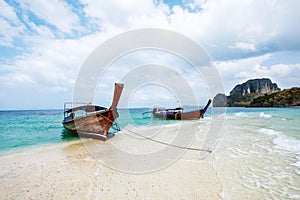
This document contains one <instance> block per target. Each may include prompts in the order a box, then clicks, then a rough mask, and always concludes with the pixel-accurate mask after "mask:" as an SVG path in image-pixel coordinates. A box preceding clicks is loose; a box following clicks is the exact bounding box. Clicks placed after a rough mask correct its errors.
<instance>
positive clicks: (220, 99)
mask: <svg viewBox="0 0 300 200" xmlns="http://www.w3.org/2000/svg"><path fill="white" fill-rule="evenodd" d="M279 91H280V88H278V86H277V84H276V83H272V81H271V80H270V79H268V78H262V79H252V80H248V81H247V82H245V83H242V84H239V85H236V86H235V87H234V88H233V90H232V91H231V92H230V95H229V96H225V94H218V95H216V96H215V97H214V100H213V106H214V107H221V106H229V107H231V106H237V107H238V106H250V102H252V100H253V99H254V98H256V97H258V96H261V95H265V94H267V95H269V94H272V93H274V92H279Z"/></svg>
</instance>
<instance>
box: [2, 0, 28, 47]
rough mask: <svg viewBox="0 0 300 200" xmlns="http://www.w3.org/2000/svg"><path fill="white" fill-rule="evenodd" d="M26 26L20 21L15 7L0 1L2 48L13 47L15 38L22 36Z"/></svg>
mask: <svg viewBox="0 0 300 200" xmlns="http://www.w3.org/2000/svg"><path fill="white" fill-rule="evenodd" d="M23 30H24V26H23V25H22V24H21V22H20V21H19V19H18V17H17V15H16V13H15V10H14V8H13V7H11V6H10V5H8V4H7V3H6V2H5V1H0V46H8V47H13V45H12V43H13V40H14V38H15V37H18V36H20V34H21V33H22V32H23Z"/></svg>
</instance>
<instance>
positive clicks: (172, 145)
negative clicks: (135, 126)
mask: <svg viewBox="0 0 300 200" xmlns="http://www.w3.org/2000/svg"><path fill="white" fill-rule="evenodd" d="M100 115H101V116H102V117H103V118H105V119H106V120H107V121H109V122H111V123H112V124H116V125H117V126H118V127H119V125H118V123H117V122H115V121H112V120H110V119H109V118H107V117H106V116H104V115H102V114H100ZM124 129H125V130H127V131H128V132H130V133H133V134H135V135H137V136H139V137H142V138H144V139H146V140H150V141H152V142H156V143H159V144H163V145H166V146H171V147H175V148H179V149H186V150H192V151H205V152H208V153H211V152H212V150H210V149H200V148H193V147H184V146H179V145H175V144H171V143H166V142H163V141H160V140H155V139H152V138H150V137H146V136H144V135H142V134H139V133H137V132H134V131H132V130H129V129H127V128H124Z"/></svg>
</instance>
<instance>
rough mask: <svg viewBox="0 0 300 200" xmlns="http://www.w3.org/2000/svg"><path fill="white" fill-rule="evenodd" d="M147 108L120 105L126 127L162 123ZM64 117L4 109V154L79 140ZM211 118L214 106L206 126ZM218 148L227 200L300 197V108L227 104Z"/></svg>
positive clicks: (0, 119) (0, 124)
mask: <svg viewBox="0 0 300 200" xmlns="http://www.w3.org/2000/svg"><path fill="white" fill-rule="evenodd" d="M216 110H217V109H216ZM146 111H148V109H146V108H145V109H129V110H126V109H120V110H119V114H120V117H119V118H118V120H117V121H118V123H119V125H120V127H121V129H122V128H124V127H126V126H127V125H130V124H132V125H134V126H148V125H159V124H161V123H162V120H159V119H153V118H151V117H150V116H149V115H148V114H145V115H143V114H142V113H143V112H146ZM62 118H63V113H62V110H34V111H23V110H22V111H0V137H1V140H0V154H6V153H9V152H13V151H22V150H23V149H25V148H32V147H35V146H41V145H45V144H51V143H61V142H65V141H70V140H78V139H79V138H78V137H76V136H75V135H73V134H72V133H70V132H68V131H66V130H64V128H63V126H62V124H61V120H62ZM211 119H212V118H211V112H210V110H208V113H207V114H206V117H205V118H204V119H201V120H202V122H203V123H201V129H202V128H203V129H202V130H206V129H208V127H209V126H210V123H211ZM164 123H177V122H176V121H167V122H164ZM200 132H201V130H200ZM200 132H199V135H200ZM196 134H197V133H196ZM213 152H214V153H213V159H212V160H209V162H210V163H211V164H212V165H213V166H214V168H215V169H216V171H217V174H218V176H219V178H220V181H221V183H222V193H221V194H220V195H221V196H222V197H223V198H224V199H245V198H247V199H300V108H227V109H226V116H225V123H224V126H223V131H222V133H221V135H220V137H219V140H218V143H217V145H216V147H215V149H213Z"/></svg>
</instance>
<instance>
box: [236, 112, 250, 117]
mask: <svg viewBox="0 0 300 200" xmlns="http://www.w3.org/2000/svg"><path fill="white" fill-rule="evenodd" d="M235 116H237V117H244V118H245V117H248V115H247V114H246V113H244V112H238V113H235Z"/></svg>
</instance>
